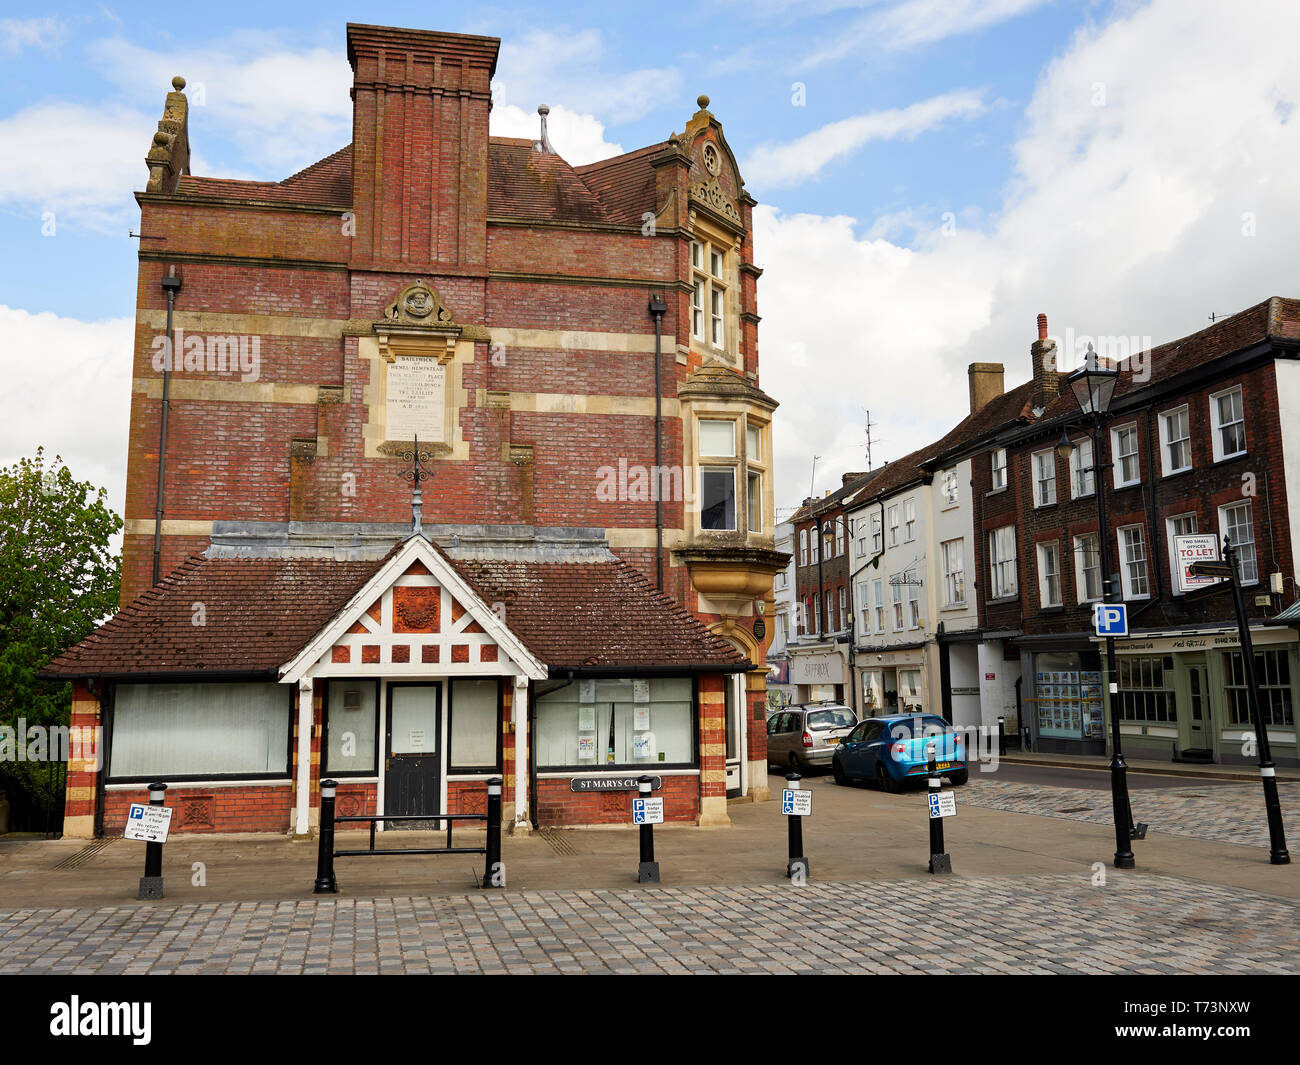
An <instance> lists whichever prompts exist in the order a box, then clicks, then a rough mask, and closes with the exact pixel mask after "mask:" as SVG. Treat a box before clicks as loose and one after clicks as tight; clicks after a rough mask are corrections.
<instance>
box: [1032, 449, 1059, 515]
mask: <svg viewBox="0 0 1300 1065" xmlns="http://www.w3.org/2000/svg"><path fill="white" fill-rule="evenodd" d="M1032 466H1033V470H1034V506H1036V507H1048V506H1051V505H1052V504H1053V503H1055V502H1056V452H1055V451H1052V450H1050V449H1049V450H1047V451H1035V452H1034V455H1033V462H1032Z"/></svg>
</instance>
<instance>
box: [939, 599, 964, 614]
mask: <svg viewBox="0 0 1300 1065" xmlns="http://www.w3.org/2000/svg"><path fill="white" fill-rule="evenodd" d="M965 609H966V603H965V601H962V602H960V603H950V604H949V605H947V606H941V607H940V608H939V613H940V614H951V613H953V612H954V611H958V610H965Z"/></svg>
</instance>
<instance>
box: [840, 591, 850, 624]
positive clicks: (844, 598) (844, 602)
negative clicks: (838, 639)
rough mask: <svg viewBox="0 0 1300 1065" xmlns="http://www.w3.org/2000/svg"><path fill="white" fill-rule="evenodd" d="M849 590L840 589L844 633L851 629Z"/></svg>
mask: <svg viewBox="0 0 1300 1065" xmlns="http://www.w3.org/2000/svg"><path fill="white" fill-rule="evenodd" d="M848 599H849V596H848V589H847V588H841V589H840V629H841V631H843V630H844V629H847V628H848V627H849V602H848Z"/></svg>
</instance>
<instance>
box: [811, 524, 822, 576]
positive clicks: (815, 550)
mask: <svg viewBox="0 0 1300 1065" xmlns="http://www.w3.org/2000/svg"><path fill="white" fill-rule="evenodd" d="M821 544H822V533H821V526H820V525H814V526H813V527H812V528H811V529H809V530H808V564H809V565H811V566H815V565H817V563H818V562H819V561H821V556H822V547H821Z"/></svg>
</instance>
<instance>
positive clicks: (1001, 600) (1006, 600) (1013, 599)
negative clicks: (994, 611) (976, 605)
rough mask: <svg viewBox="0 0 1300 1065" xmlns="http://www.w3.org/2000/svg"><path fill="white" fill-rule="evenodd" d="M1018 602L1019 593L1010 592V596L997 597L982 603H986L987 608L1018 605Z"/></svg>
mask: <svg viewBox="0 0 1300 1065" xmlns="http://www.w3.org/2000/svg"><path fill="white" fill-rule="evenodd" d="M1019 601H1020V593H1019V592H1012V593H1011V594H1010V595H999V596H998V597H997V598H995V599H985V600H984V602H985V603H987V604H988V605H989V606H998V605H999V604H1001V603H1018V602H1019Z"/></svg>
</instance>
